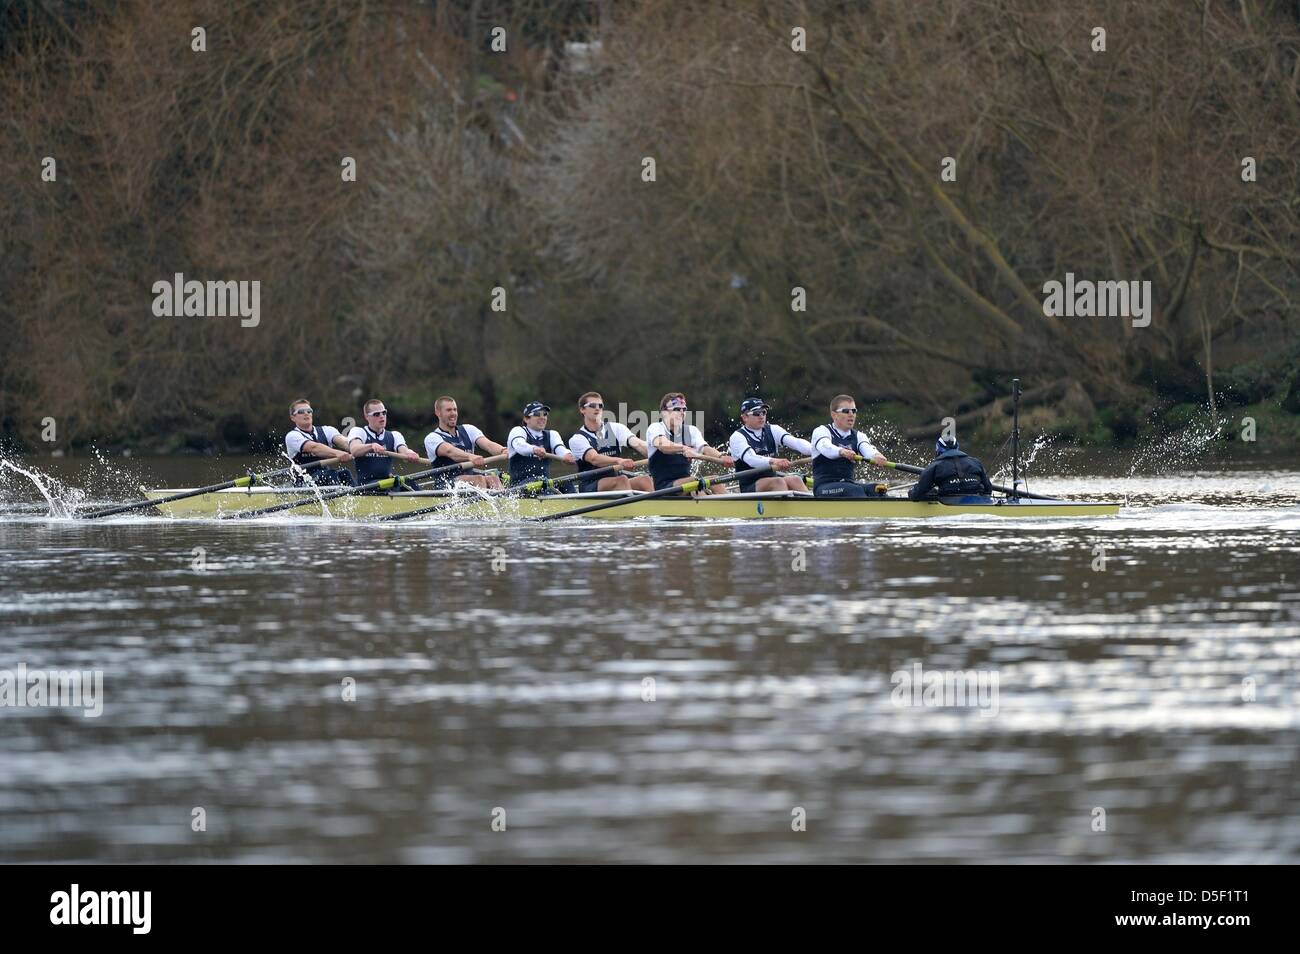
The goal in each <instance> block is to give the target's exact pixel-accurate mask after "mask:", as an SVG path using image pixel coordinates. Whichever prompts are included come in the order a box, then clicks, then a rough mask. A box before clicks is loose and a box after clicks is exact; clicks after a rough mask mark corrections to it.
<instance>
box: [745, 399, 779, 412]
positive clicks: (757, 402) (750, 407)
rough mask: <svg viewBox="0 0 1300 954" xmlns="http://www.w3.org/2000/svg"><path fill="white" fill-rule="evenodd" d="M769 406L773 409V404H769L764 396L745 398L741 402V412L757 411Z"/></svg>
mask: <svg viewBox="0 0 1300 954" xmlns="http://www.w3.org/2000/svg"><path fill="white" fill-rule="evenodd" d="M763 407H765V408H768V409H769V410H771V407H772V405H770V404H768V403H767V402H766V401H764V400H763V399H762V398H745V400H743V401H741V402H740V413H741V414H748V413H749V412H750V411H757V410H758V409H759V408H763Z"/></svg>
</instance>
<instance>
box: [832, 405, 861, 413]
mask: <svg viewBox="0 0 1300 954" xmlns="http://www.w3.org/2000/svg"><path fill="white" fill-rule="evenodd" d="M835 413H836V414H857V413H858V409H857V408H856V407H840V408H836V409H835Z"/></svg>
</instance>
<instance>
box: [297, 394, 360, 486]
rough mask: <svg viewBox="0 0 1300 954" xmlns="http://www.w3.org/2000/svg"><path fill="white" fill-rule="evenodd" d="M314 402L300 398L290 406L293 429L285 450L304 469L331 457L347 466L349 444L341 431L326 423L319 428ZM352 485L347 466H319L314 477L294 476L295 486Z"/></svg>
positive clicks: (349, 455) (312, 475)
mask: <svg viewBox="0 0 1300 954" xmlns="http://www.w3.org/2000/svg"><path fill="white" fill-rule="evenodd" d="M313 414H314V412H313V411H312V406H311V402H310V401H308V400H307V399H306V398H299V399H298V400H296V401H294V402H293V403H292V404H290V405H289V420H290V421H292V422H293V430H291V431H290V432H289V433H288V434H286V435H284V449H285V452H286V453H288V455H289V459H290V460H292V461H293V462H294V463H295V464H297V465H298V466H300V467H303V466H306V465H307V464H314V463H316V461H318V460H330V459H331V458H333V459H336V460H339V461H342V462H343V463H345V464H346V463H347V462H348V461H350V460H352V455H351V454H350V453H348V451H347V450H346V448H347V442H346V441H345V440H344V439H343V435H342V434H340V433H339V432H338V430H337V429H335V428H333V427H330V426H329V425H328V424H323V425H321V426H319V427H317V426H316V425H315V424H314V423H313V422H314V417H313ZM308 481H310V482H311V483H315V484H352V483H354V481H353V479H352V471H350V470H348V469H347V468H346V467H318V468H316V470H315V471H313V472H312V474H311V475H310V476H308V475H304V474H296V475H294V483H295V484H305V483H307V482H308Z"/></svg>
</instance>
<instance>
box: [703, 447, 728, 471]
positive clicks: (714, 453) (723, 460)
mask: <svg viewBox="0 0 1300 954" xmlns="http://www.w3.org/2000/svg"><path fill="white" fill-rule="evenodd" d="M699 456H701V457H707V458H708V459H709V460H716V461H717V462H718V463H720V464H722V465H723V466H724V467H731V466H734V465H735V463H736V462H735V460H734V459H733V458H731V457H729V456H727V455H726V454H724V453H722V451H720V450H718V449H717V448H716V447H712V446H710V445H708V444H705V445H704V446H703V447H701V448H700V450H699Z"/></svg>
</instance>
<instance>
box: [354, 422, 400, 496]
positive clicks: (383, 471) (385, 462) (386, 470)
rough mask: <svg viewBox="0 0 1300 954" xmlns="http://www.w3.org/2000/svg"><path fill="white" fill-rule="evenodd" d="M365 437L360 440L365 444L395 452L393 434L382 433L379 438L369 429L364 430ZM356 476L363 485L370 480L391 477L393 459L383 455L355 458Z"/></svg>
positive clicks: (373, 454) (395, 446)
mask: <svg viewBox="0 0 1300 954" xmlns="http://www.w3.org/2000/svg"><path fill="white" fill-rule="evenodd" d="M363 430H364V433H365V435H366V436H365V437H364V438H362V440H363V441H365V443H367V444H383V445H384V449H385V450H390V451H391V450H397V442H396V440H395V439H394V437H393V432H392V431H389V430H385V431H384V436H383V437H380V436H379V435H378V434H376V433H375V432H374V431H372V430H371V429H370V428H368V427H367V428H364V429H363ZM356 462H357V476H358V477H360V478H361V482H362V483H363V484H368V483H370V482H371V481H372V480H383V479H384V478H385V477H391V476H392V475H393V458H391V457H386V456H384V455H383V454H376V453H373V452H371V453H369V454H365V455H363V456H361V457H358V458H356Z"/></svg>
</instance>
